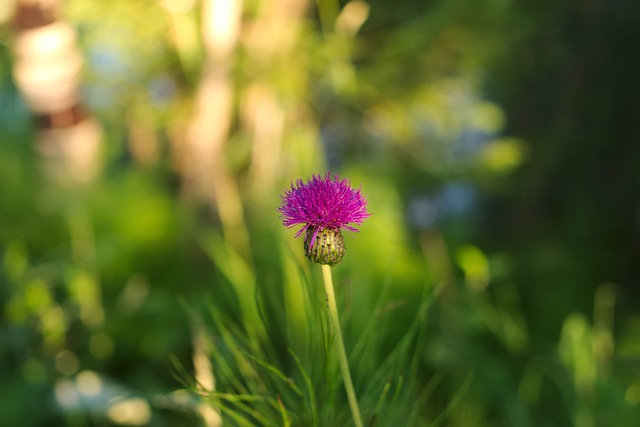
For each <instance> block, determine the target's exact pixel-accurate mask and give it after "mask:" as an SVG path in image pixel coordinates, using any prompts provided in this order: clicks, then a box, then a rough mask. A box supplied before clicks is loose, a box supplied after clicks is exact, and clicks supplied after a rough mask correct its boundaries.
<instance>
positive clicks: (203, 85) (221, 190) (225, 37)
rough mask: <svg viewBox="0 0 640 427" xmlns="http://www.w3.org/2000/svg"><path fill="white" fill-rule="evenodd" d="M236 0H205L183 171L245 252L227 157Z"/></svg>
mask: <svg viewBox="0 0 640 427" xmlns="http://www.w3.org/2000/svg"><path fill="white" fill-rule="evenodd" d="M241 12H242V2H241V1H240V0H204V1H203V4H202V39H203V42H204V48H205V62H204V67H203V71H202V75H201V77H200V81H199V82H198V86H197V90H196V98H195V112H194V115H193V117H192V119H191V121H190V123H189V127H188V130H187V141H186V142H187V150H186V152H185V155H184V163H183V165H182V171H183V174H184V178H185V185H186V191H187V192H188V193H191V194H195V195H197V196H199V197H201V198H202V199H204V200H206V201H207V202H208V203H209V205H210V206H211V207H212V208H215V209H217V213H218V215H219V218H220V221H221V223H222V226H223V229H224V233H225V237H226V238H227V239H229V241H230V242H232V244H233V245H234V247H236V248H238V249H240V250H241V251H242V252H243V253H245V254H246V253H248V248H249V238H248V235H247V232H246V229H245V225H244V211H243V207H242V199H241V197H240V192H239V189H238V185H237V183H236V181H235V179H234V177H233V174H232V171H230V170H229V167H228V164H227V162H226V160H225V150H224V148H225V143H226V141H227V139H228V138H229V134H230V128H231V122H232V120H233V103H234V91H233V75H232V66H233V54H234V52H235V48H236V45H237V42H238V38H239V35H240V18H241Z"/></svg>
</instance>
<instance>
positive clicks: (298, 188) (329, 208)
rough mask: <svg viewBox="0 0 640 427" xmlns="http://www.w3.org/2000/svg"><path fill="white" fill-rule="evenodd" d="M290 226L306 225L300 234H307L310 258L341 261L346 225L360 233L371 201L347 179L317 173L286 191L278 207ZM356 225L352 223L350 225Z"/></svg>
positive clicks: (285, 221)
mask: <svg viewBox="0 0 640 427" xmlns="http://www.w3.org/2000/svg"><path fill="white" fill-rule="evenodd" d="M278 211H279V212H280V213H281V214H282V223H283V224H284V225H285V226H286V227H293V226H295V225H298V224H303V227H302V228H301V229H300V230H299V231H298V232H297V233H296V237H299V236H300V235H301V234H302V233H305V232H306V234H305V238H304V249H305V253H306V256H307V258H309V259H310V260H311V261H313V262H317V263H320V264H328V265H335V264H338V263H339V262H340V261H341V260H342V258H343V256H344V249H345V247H344V239H343V237H342V233H341V230H342V229H343V228H345V229H347V230H350V231H355V232H357V231H358V229H357V228H355V227H354V225H360V224H362V221H364V220H365V219H366V218H367V217H368V216H369V213H368V212H367V202H366V200H365V199H364V198H363V197H362V195H361V194H360V190H355V189H353V188H351V185H350V182H349V181H347V180H346V179H343V180H342V181H340V180H339V178H338V176H335V178H334V179H331V174H330V173H329V172H327V173H326V175H325V176H324V177H322V176H320V175H313V176H312V177H311V179H310V180H307V182H306V183H303V182H302V180H301V179H299V180H298V181H297V182H296V183H295V185H294V184H291V188H289V189H288V190H286V191H285V194H284V196H282V205H281V206H280V208H279V209H278ZM349 224H352V225H349Z"/></svg>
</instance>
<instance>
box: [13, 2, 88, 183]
mask: <svg viewBox="0 0 640 427" xmlns="http://www.w3.org/2000/svg"><path fill="white" fill-rule="evenodd" d="M60 1H61V0H60ZM60 1H58V0H19V1H18V2H17V7H16V13H15V18H14V21H15V26H16V30H17V37H16V40H15V45H14V52H15V56H16V60H15V66H14V70H13V74H14V77H15V80H16V82H17V85H18V87H19V89H20V91H21V93H22V95H23V98H24V100H25V102H26V104H27V106H28V108H29V109H30V110H31V112H32V114H33V116H34V119H35V125H36V130H37V149H38V152H39V153H40V154H41V159H42V165H43V169H44V172H45V174H46V175H48V176H49V177H50V178H52V179H55V180H57V181H59V182H65V183H72V182H87V181H90V180H91V179H92V178H93V177H95V176H96V175H97V174H98V172H99V161H98V160H99V159H98V154H99V146H100V139H101V130H100V128H99V126H98V125H97V124H96V122H95V121H94V120H92V119H91V118H90V116H89V115H88V113H87V112H86V110H85V108H84V107H83V105H82V101H81V99H80V81H81V70H82V66H83V59H82V57H81V55H80V53H79V52H78V50H77V48H76V38H75V31H74V29H73V28H72V27H71V26H70V25H69V24H68V23H66V22H64V21H61V20H59V19H58V17H57V11H58V7H59V4H60Z"/></svg>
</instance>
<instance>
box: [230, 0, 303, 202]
mask: <svg viewBox="0 0 640 427" xmlns="http://www.w3.org/2000/svg"><path fill="white" fill-rule="evenodd" d="M260 6H261V7H260V13H259V14H258V15H257V17H256V19H255V20H254V21H253V22H251V23H250V24H249V25H248V30H247V37H246V40H247V50H248V54H249V55H250V56H251V58H252V59H253V61H255V63H256V64H258V65H261V66H263V67H264V68H263V69H262V70H259V71H260V72H261V73H260V74H259V75H258V77H256V78H255V80H254V81H253V82H252V83H251V84H250V85H249V87H248V88H247V89H246V90H245V93H244V97H243V102H242V106H241V117H242V121H243V124H244V126H245V127H246V128H247V130H248V132H249V133H250V135H251V139H252V151H251V164H250V170H249V174H250V176H249V179H250V184H251V187H252V189H253V190H254V191H253V193H254V194H256V195H264V194H269V191H265V190H269V189H271V188H273V186H274V184H275V180H276V178H277V176H278V171H279V170H280V166H281V159H282V155H283V146H282V142H283V129H284V124H285V119H286V116H287V111H286V110H285V108H284V107H283V105H282V102H280V101H279V99H278V98H279V96H278V95H279V94H278V88H277V87H275V84H274V82H272V81H269V80H268V79H269V75H270V74H271V73H269V72H268V69H269V68H271V67H278V66H279V65H280V64H283V63H286V64H288V66H282V67H280V68H279V71H281V72H283V73H285V72H286V73H292V71H293V73H295V72H297V70H291V68H293V67H296V65H297V66H298V67H304V66H303V65H300V64H299V61H300V58H296V53H299V52H298V51H297V50H296V49H295V48H296V47H297V43H296V42H297V41H298V40H299V39H300V30H301V27H302V19H303V18H304V17H305V16H306V13H307V10H308V6H309V1H308V0H273V1H264V2H262V4H261V5H260ZM286 77H287V76H284V78H285V79H286Z"/></svg>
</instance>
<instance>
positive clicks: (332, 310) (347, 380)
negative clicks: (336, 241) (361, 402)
mask: <svg viewBox="0 0 640 427" xmlns="http://www.w3.org/2000/svg"><path fill="white" fill-rule="evenodd" d="M322 277H323V278H324V289H325V291H326V293H327V308H328V309H329V319H330V321H331V329H333V335H334V342H335V345H336V351H337V352H338V362H339V363H340V370H341V371H342V380H343V381H344V388H345V390H346V391H347V399H348V400H349V406H350V407H351V415H352V416H353V422H354V424H355V426H356V427H362V426H363V424H362V416H361V415H360V408H359V407H358V400H357V399H356V392H355V390H354V388H353V381H352V380H351V371H349V362H348V361H347V352H346V351H345V349H344V341H343V339H342V331H341V330H340V318H339V317H338V308H337V306H336V296H335V294H334V292H333V279H332V278H331V266H329V265H326V264H322Z"/></svg>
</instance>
